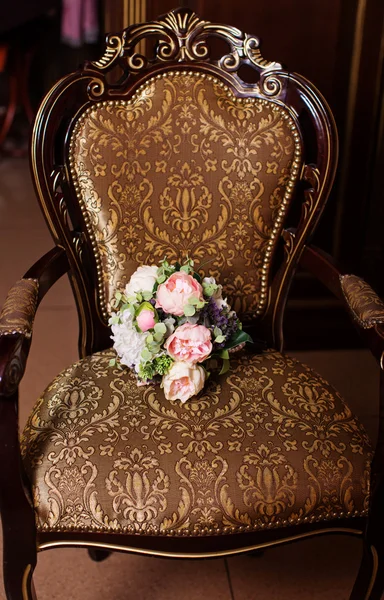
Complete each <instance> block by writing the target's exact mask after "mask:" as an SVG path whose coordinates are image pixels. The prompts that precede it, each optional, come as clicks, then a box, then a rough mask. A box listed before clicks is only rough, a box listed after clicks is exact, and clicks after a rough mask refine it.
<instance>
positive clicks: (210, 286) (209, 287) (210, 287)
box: [202, 281, 220, 298]
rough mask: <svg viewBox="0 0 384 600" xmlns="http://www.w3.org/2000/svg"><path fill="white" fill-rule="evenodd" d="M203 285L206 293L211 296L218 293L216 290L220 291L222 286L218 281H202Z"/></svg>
mask: <svg viewBox="0 0 384 600" xmlns="http://www.w3.org/2000/svg"><path fill="white" fill-rule="evenodd" d="M202 286H203V292H204V295H205V296H208V297H209V298H210V297H211V296H213V295H214V294H216V292H217V291H218V289H219V287H220V286H219V285H217V283H207V282H204V281H203V283H202Z"/></svg>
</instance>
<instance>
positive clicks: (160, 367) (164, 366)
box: [153, 354, 173, 375]
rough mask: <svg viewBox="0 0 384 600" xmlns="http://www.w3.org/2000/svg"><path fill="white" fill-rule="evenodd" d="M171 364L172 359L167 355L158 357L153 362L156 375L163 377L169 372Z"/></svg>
mask: <svg viewBox="0 0 384 600" xmlns="http://www.w3.org/2000/svg"><path fill="white" fill-rule="evenodd" d="M172 363H173V360H172V358H171V357H170V356H168V355H167V354H163V356H158V357H157V358H155V360H154V361H153V364H154V367H155V369H156V373H158V374H159V375H165V374H166V373H167V372H168V371H169V368H170V367H171V365H172Z"/></svg>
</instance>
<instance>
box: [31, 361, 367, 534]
mask: <svg viewBox="0 0 384 600" xmlns="http://www.w3.org/2000/svg"><path fill="white" fill-rule="evenodd" d="M114 356H115V353H114V351H113V350H106V351H103V352H99V353H97V354H94V355H92V356H89V357H87V358H84V359H83V360H81V361H79V362H78V363H75V364H74V365H72V366H71V367H69V368H68V369H66V370H65V371H63V372H62V373H61V374H60V375H59V376H58V377H56V379H54V380H53V382H52V383H51V384H50V385H49V386H48V388H47V390H46V392H45V393H44V395H43V396H42V397H41V398H40V399H39V401H38V402H37V403H36V405H35V408H34V410H33V412H32V414H31V416H30V418H29V421H28V423H27V426H26V428H25V430H24V433H23V436H22V442H21V447H22V454H23V460H24V465H25V468H26V471H27V473H28V476H29V479H30V481H31V484H32V488H33V490H34V506H35V511H36V519H37V525H38V528H39V530H71V531H72V530H74V531H83V530H87V529H89V530H98V531H106V532H113V531H116V532H119V531H120V532H122V531H123V532H131V533H146V534H161V535H185V534H188V535H200V534H209V533H210V532H211V533H213V532H215V533H235V532H238V531H242V530H244V528H245V530H246V531H247V530H255V529H260V528H263V527H265V526H267V527H280V526H284V525H289V524H296V523H300V522H303V521H304V520H306V521H318V520H323V519H329V518H338V517H342V516H345V515H350V516H352V515H361V514H364V511H366V509H367V503H368V498H369V465H370V460H371V447H370V442H369V440H368V437H367V435H366V433H365V432H364V430H363V428H362V426H361V425H360V424H359V423H358V421H357V420H356V418H355V417H354V416H353V415H352V414H351V411H350V410H349V408H348V407H347V405H346V404H345V403H344V401H343V400H342V399H341V397H340V396H339V395H338V393H337V392H336V391H335V390H334V389H333V388H332V387H331V386H330V385H329V384H328V383H327V382H326V381H325V380H324V379H322V378H321V377H319V376H318V375H317V374H316V373H314V372H313V371H312V370H311V369H309V368H308V367H306V366H305V365H302V364H301V363H299V362H298V361H296V360H294V359H291V358H289V357H287V356H284V355H282V354H279V353H277V352H275V351H268V352H265V353H264V354H261V355H254V356H253V355H249V354H246V353H245V352H243V353H238V354H237V355H235V356H234V357H233V360H232V367H233V368H232V371H231V372H230V373H229V374H226V375H222V376H218V375H214V374H213V375H212V376H211V377H210V379H209V381H208V384H207V386H206V388H205V389H204V390H203V391H202V392H201V393H200V394H199V396H198V397H196V398H194V399H193V400H191V401H190V402H188V403H186V404H185V405H183V406H182V405H181V404H180V403H177V402H169V401H166V400H165V398H164V394H163V391H162V390H161V388H160V387H159V386H154V385H148V386H144V387H137V385H136V382H135V377H134V375H133V373H132V372H131V371H129V370H123V371H122V370H120V369H118V368H112V367H109V361H110V359H111V358H112V357H114Z"/></svg>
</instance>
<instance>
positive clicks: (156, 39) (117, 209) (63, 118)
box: [0, 9, 384, 600]
mask: <svg viewBox="0 0 384 600" xmlns="http://www.w3.org/2000/svg"><path fill="white" fill-rule="evenodd" d="M214 38H221V40H224V41H225V42H226V43H227V45H228V51H227V54H225V55H224V56H222V57H221V58H220V59H219V60H216V59H213V58H210V53H209V47H210V43H211V40H212V39H214ZM143 40H145V42H146V48H147V52H146V54H147V55H148V56H149V58H146V57H145V56H144V55H142V54H140V52H139V51H138V50H137V47H138V44H139V43H141V45H140V48H141V47H142V41H143ZM244 65H246V66H247V68H248V69H252V71H253V72H254V76H255V81H256V78H257V82H256V83H255V82H253V83H251V82H248V83H247V82H246V81H244V80H243V79H242V74H243V70H242V67H243V66H244ZM243 77H245V75H243ZM336 161H337V134H336V129H335V124H334V121H333V118H332V114H331V112H330V110H329V108H328V106H327V104H326V102H325V101H324V99H323V98H322V97H321V95H320V94H319V92H318V91H317V90H316V89H315V88H314V87H313V86H312V85H311V84H310V83H309V82H308V81H307V80H306V79H305V78H303V77H301V76H300V75H297V74H295V73H289V72H287V71H285V70H284V69H283V68H282V67H281V65H280V64H278V63H276V62H269V61H267V60H265V59H264V58H263V57H262V55H261V53H260V49H259V42H258V39H257V38H256V37H254V36H250V35H247V34H243V33H242V32H240V31H239V30H237V29H235V28H233V27H228V26H224V25H217V24H212V23H209V22H206V21H203V20H200V19H199V18H198V17H197V16H196V15H195V14H194V13H193V12H192V11H190V10H186V9H177V10H174V11H172V12H170V13H169V14H167V15H165V16H163V17H161V18H159V20H158V21H155V22H150V23H147V24H139V25H134V26H132V27H130V28H128V29H126V30H125V31H123V33H122V34H118V35H110V36H108V38H107V44H106V49H105V53H104V55H103V56H102V58H101V59H100V60H98V61H97V62H92V63H87V64H86V65H85V66H84V67H83V68H82V69H80V70H78V71H77V72H75V73H73V74H71V75H68V76H67V77H65V78H63V79H62V80H61V81H59V82H58V83H57V84H56V85H55V86H54V88H53V89H52V90H51V91H50V92H49V93H48V95H47V96H46V98H45V99H44V101H43V102H42V104H41V107H40V109H39V112H38V114H37V117H36V120H35V124H34V129H33V134H32V145H31V162H32V173H33V179H34V182H35V186H36V191H37V195H38V198H39V201H40V204H41V208H42V210H43V212H44V215H45V218H46V221H47V224H48V226H49V228H50V231H51V233H52V235H53V238H54V242H55V248H54V249H53V250H51V251H50V252H49V253H48V254H46V255H45V256H44V257H42V258H41V260H39V261H38V262H37V263H36V264H35V265H34V266H33V267H32V268H31V269H30V270H29V271H28V272H27V273H26V275H25V276H24V278H23V279H21V280H19V281H18V282H17V283H16V285H15V286H14V288H12V290H11V291H10V293H9V296H8V298H7V300H6V303H5V306H4V308H3V311H2V314H1V317H0V376H1V381H0V510H1V516H2V523H3V533H4V579H5V587H6V594H7V598H8V600H21V599H23V600H26V599H29V598H32V597H34V592H33V585H32V574H33V570H34V567H35V565H36V560H37V551H41V550H45V549H49V548H54V547H57V546H76V547H78V546H83V547H87V548H88V549H90V550H91V551H92V552H93V553H95V552H96V555H97V552H102V551H104V552H105V551H111V550H121V551H127V552H139V553H141V554H147V555H157V556H164V557H180V558H182V557H196V558H199V557H200V558H201V557H213V556H226V555H232V554H236V553H241V552H248V551H250V550H251V549H258V548H264V547H266V546H271V545H273V544H280V543H284V542H287V541H292V540H299V539H301V538H305V537H308V536H314V535H317V534H324V533H329V534H332V533H345V534H352V535H358V536H362V538H363V541H364V552H363V558H362V563H361V568H360V571H359V574H358V576H357V580H356V583H355V586H354V589H353V591H352V593H351V599H353V600H362V599H363V598H365V599H371V600H372V599H378V598H380V597H381V592H382V590H383V585H384V576H383V575H384V568H383V564H382V559H384V554H383V543H384V535H383V534H384V524H383V517H382V510H381V508H382V506H383V501H384V486H383V479H382V473H383V467H382V465H383V464H384V461H383V458H384V457H383V442H384V431H383V424H382V423H383V417H382V416H381V417H380V425H379V440H378V444H377V447H376V449H375V450H373V449H372V447H371V444H370V441H369V439H368V437H367V435H366V433H365V432H364V429H363V428H362V426H361V425H360V424H359V422H358V420H357V419H356V418H355V417H354V416H353V415H352V414H351V411H350V410H349V408H348V406H347V404H346V403H345V402H344V400H343V399H342V398H341V397H340V395H339V394H338V392H337V391H336V390H335V389H333V388H332V386H331V385H330V384H329V383H328V382H327V381H325V380H324V379H323V378H322V377H320V376H319V375H317V374H316V373H315V372H314V371H312V370H311V369H310V368H308V367H307V366H305V365H303V364H301V363H299V362H298V361H297V360H294V359H292V358H289V357H288V356H286V355H285V354H283V353H282V345H283V339H282V320H283V313H284V306H285V302H286V297H287V293H288V290H289V286H290V283H291V281H292V278H293V275H294V273H295V270H296V268H297V267H298V265H301V266H302V267H303V268H305V269H308V270H309V271H310V272H311V273H313V274H314V275H315V276H316V277H318V278H319V279H320V280H321V281H322V282H323V283H324V284H325V285H326V286H328V287H329V289H330V290H331V291H332V292H333V293H334V294H336V296H338V297H339V298H340V299H341V301H342V302H343V303H344V304H345V307H346V310H347V311H348V312H349V313H350V315H351V318H352V322H353V323H354V325H355V326H356V327H357V328H358V329H359V331H360V332H361V334H362V336H363V338H364V340H365V341H366V342H367V344H368V346H369V347H370V349H371V350H372V352H373V354H374V356H375V357H376V359H377V360H378V361H379V362H380V364H381V368H383V364H382V357H383V350H384V306H383V304H382V302H381V301H380V300H379V298H378V297H377V296H376V295H375V294H374V292H373V291H372V290H371V289H370V288H369V286H368V285H367V284H366V283H365V282H363V281H362V280H361V279H359V278H357V277H355V276H353V275H346V274H343V273H341V272H340V271H339V270H338V268H337V267H336V266H335V265H334V264H333V262H332V260H331V259H330V258H329V257H327V256H326V255H325V254H323V253H322V252H321V251H319V250H317V249H315V248H313V247H311V246H310V245H309V243H310V239H311V236H312V234H313V231H314V229H315V227H316V225H317V223H318V221H319V218H320V216H321V213H322V211H323V208H324V205H325V202H326V200H327V196H328V194H329V191H330V188H331V186H332V182H333V178H334V174H335V169H336ZM186 254H189V256H192V257H193V258H194V259H195V261H196V264H197V265H199V264H202V263H203V262H204V261H205V259H207V258H209V259H211V262H209V263H208V264H207V265H206V266H205V267H204V270H205V273H206V274H212V275H215V276H220V281H221V282H222V283H223V285H224V288H225V291H226V294H227V296H228V297H229V299H230V300H231V303H232V305H233V306H234V308H235V309H236V310H237V312H238V314H239V315H240V316H241V318H242V320H243V322H244V324H245V326H246V328H247V329H248V330H249V331H251V332H252V334H253V335H254V337H255V339H261V340H263V341H264V342H265V344H266V346H265V347H266V350H264V351H262V352H260V351H259V352H257V351H253V350H250V351H242V352H240V353H238V354H237V355H235V356H234V358H233V361H232V363H233V364H232V368H231V371H230V372H229V373H227V374H225V375H220V376H214V377H212V378H211V379H210V382H209V384H208V386H207V388H206V389H205V390H204V391H203V392H202V393H201V394H200V395H199V396H198V397H197V398H196V399H195V400H194V401H191V402H189V403H187V404H186V405H183V406H181V405H179V404H178V403H171V402H168V401H166V400H165V398H164V395H163V392H162V390H161V389H160V388H159V387H158V386H156V387H154V386H147V387H137V386H136V385H135V381H134V378H133V376H132V374H131V373H130V372H125V371H124V372H122V371H119V370H117V369H116V368H114V367H111V366H109V361H110V358H111V356H113V350H111V339H110V331H109V328H108V314H109V310H110V302H111V298H112V296H113V294H114V292H115V290H116V289H117V288H119V287H121V286H122V285H124V284H125V282H126V281H127V279H128V278H129V277H130V275H131V273H132V272H133V271H134V270H135V268H136V267H137V265H138V264H143V263H149V264H150V263H152V262H157V261H158V260H159V259H161V258H163V256H164V255H167V256H168V257H169V258H171V259H176V258H178V257H182V256H185V255H186ZM65 273H68V275H69V278H70V282H71V285H72V289H73V293H74V296H75V299H76V303H77V308H78V314H79V324H80V336H79V353H80V360H79V362H77V363H76V364H74V365H71V366H70V367H68V368H67V369H66V370H65V371H63V372H62V373H60V374H59V375H58V376H57V377H56V378H55V379H54V381H53V382H52V383H51V384H50V385H49V386H48V388H47V390H46V391H45V392H44V393H43V394H42V395H41V397H40V398H39V399H38V401H37V403H36V405H35V407H34V410H33V412H32V414H31V415H30V418H29V421H28V423H27V426H26V428H25V430H24V432H23V433H22V435H21V438H19V432H18V416H17V414H18V384H19V382H20V379H21V377H22V375H23V372H24V369H25V365H26V360H27V355H28V350H29V346H30V343H31V335H32V326H33V320H34V316H35V312H36V310H37V307H38V304H39V302H40V301H41V299H42V298H43V296H44V294H45V293H46V292H47V290H48V289H49V288H50V287H51V286H52V285H53V284H54V283H55V282H56V281H57V279H58V278H59V277H61V276H62V275H64V274H65ZM52 343H53V344H54V340H52ZM382 381H384V380H383V379H382ZM383 390H384V388H383V385H381V402H382V403H383V398H384V397H383ZM382 414H383V405H382V407H381V415H382Z"/></svg>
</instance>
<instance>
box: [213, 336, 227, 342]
mask: <svg viewBox="0 0 384 600" xmlns="http://www.w3.org/2000/svg"><path fill="white" fill-rule="evenodd" d="M215 342H217V343H218V344H221V343H222V342H225V335H218V336H217V337H216V338H215Z"/></svg>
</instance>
